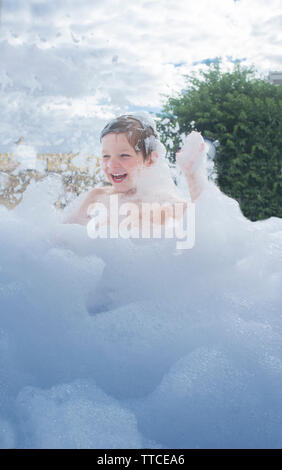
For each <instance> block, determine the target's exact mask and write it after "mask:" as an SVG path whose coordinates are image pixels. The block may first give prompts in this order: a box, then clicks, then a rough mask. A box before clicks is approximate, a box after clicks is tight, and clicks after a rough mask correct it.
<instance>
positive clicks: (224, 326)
mask: <svg viewBox="0 0 282 470" xmlns="http://www.w3.org/2000/svg"><path fill="white" fill-rule="evenodd" d="M60 190H61V188H60V184H59V182H58V181H57V180H56V179H51V180H50V179H49V180H44V181H42V182H39V183H36V184H35V183H34V184H32V185H30V187H29V188H28V190H27V191H26V193H25V197H24V200H23V203H22V204H21V205H19V206H17V207H16V209H15V210H13V211H8V210H7V209H5V208H4V207H1V208H0V219H1V233H0V309H1V317H0V377H1V379H0V380H1V382H0V447H3V448H8V447H17V448H46V447H48V448H70V447H72V448H91V447H92V448H130V447H137V448H140V447H157V448H161V447H163V448H168V447H172V448H173V447H175V448H178V447H179V448H208V447H211V448H224V447H231V448H236V447H243V448H244V447H247V448H248V447H251V448H262V447H263V448H269V447H271V448H280V447H281V439H282V429H281V418H282V401H281V388H282V350H281V349H282V341H281V339H282V338H281V334H282V319H281V306H282V291H281V285H282V236H281V235H282V221H281V220H280V219H277V218H271V219H269V220H267V221H265V222H258V223H252V222H249V221H248V220H246V219H245V218H244V217H243V216H242V214H241V212H240V210H239V207H238V204H237V202H235V201H234V200H232V199H230V198H228V197H226V196H224V195H223V194H222V193H221V192H220V191H219V190H218V189H217V188H216V187H215V186H214V184H213V183H209V185H208V187H207V188H206V190H205V192H204V193H203V194H202V196H201V198H200V200H199V202H198V204H197V207H196V209H197V210H196V212H197V219H196V245H195V247H194V248H193V249H191V250H177V249H176V248H175V243H174V242H175V241H174V240H165V239H162V240H152V241H151V242H148V243H142V240H138V239H136V240H133V239H132V240H122V239H116V240H115V239H112V240H111V239H104V240H103V239H97V240H93V239H90V238H89V237H87V233H86V230H85V227H82V226H77V225H62V224H61V223H60V222H61V220H62V214H61V213H59V212H58V211H56V209H54V207H53V205H52V201H54V200H55V198H56V196H57V195H58V194H59V193H60Z"/></svg>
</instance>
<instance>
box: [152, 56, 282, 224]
mask: <svg viewBox="0 0 282 470" xmlns="http://www.w3.org/2000/svg"><path fill="white" fill-rule="evenodd" d="M186 80H187V85H186V88H185V90H183V91H182V92H181V93H180V94H179V95H178V96H176V97H169V98H167V101H166V103H165V105H164V108H163V111H162V112H161V113H160V114H159V117H160V120H159V123H158V130H159V132H160V134H161V138H162V141H163V143H164V144H165V145H166V147H167V150H168V154H169V158H170V159H171V160H172V161H173V160H174V158H175V151H176V148H177V147H178V146H179V144H180V141H181V138H180V134H182V133H185V134H186V135H187V134H188V133H189V132H191V131H192V130H193V129H194V130H198V131H200V132H201V133H202V135H203V136H204V137H206V138H208V139H211V140H219V142H220V147H219V148H218V151H217V153H216V157H215V161H214V163H215V171H216V183H217V184H218V186H219V188H220V189H221V191H223V192H224V193H225V194H227V195H228V196H231V197H232V198H234V199H237V200H238V202H239V204H240V207H241V210H242V212H243V214H244V215H245V216H246V217H248V218H249V219H250V220H259V219H265V218H268V217H271V216H276V217H282V152H281V151H282V86H280V85H273V84H271V83H269V82H267V81H266V80H263V79H261V78H258V77H256V73H255V71H254V70H252V69H246V68H243V67H241V66H240V65H236V66H235V67H234V70H233V71H232V72H223V71H222V70H221V68H220V63H219V62H217V63H215V64H213V65H212V66H210V67H209V69H208V70H206V71H201V72H200V74H199V75H198V76H196V75H195V74H192V75H189V76H187V77H186Z"/></svg>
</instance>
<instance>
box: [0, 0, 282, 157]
mask: <svg viewBox="0 0 282 470" xmlns="http://www.w3.org/2000/svg"><path fill="white" fill-rule="evenodd" d="M1 3H2V11H1V24H0V57H1V61H0V87H1V88H0V105H1V117H0V150H1V149H7V148H10V147H11V145H12V144H13V143H14V142H15V141H16V140H17V139H18V138H19V137H21V136H23V137H24V138H25V141H26V142H28V143H30V144H31V145H33V146H35V147H36V148H37V149H40V150H43V149H57V150H60V151H76V150H77V149H78V148H81V147H83V146H84V147H85V149H88V148H91V149H94V151H98V146H99V142H98V141H99V132H100V130H101V128H102V127H103V126H104V124H105V123H106V122H107V121H108V120H109V119H110V118H112V117H114V116H116V115H119V114H123V113H125V112H130V111H138V110H147V111H151V112H157V111H159V110H160V109H161V107H162V105H163V103H164V101H165V96H166V95H171V94H176V93H178V92H179V91H180V90H181V89H183V88H184V86H185V78H184V75H185V74H187V73H190V72H191V71H193V70H198V69H199V68H201V67H205V66H206V65H205V64H206V63H207V62H209V61H212V60H214V59H215V58H216V57H221V58H222V61H223V66H224V67H225V68H230V67H232V66H233V63H234V62H235V61H240V62H241V63H242V64H244V65H247V66H248V65H252V66H254V67H255V68H256V69H257V70H258V73H259V74H260V75H261V76H267V74H268V72H269V71H270V70H281V69H282V54H281V50H282V48H281V46H282V2H281V0H267V1H266V0H237V1H234V0H224V1H222V0H213V1H212V2H211V1H209V0H197V1H194V0H193V1H192V0H186V1H175V0H157V1H148V0H139V1H138V2H132V1H129V0H120V1H118V0H104V1H103V2H101V1H100V0H80V1H79V2H78V1H77V0H49V1H48V2H46V1H45V0H44V1H42V0H2V2H1Z"/></svg>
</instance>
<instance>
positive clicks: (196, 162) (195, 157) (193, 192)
mask: <svg viewBox="0 0 282 470" xmlns="http://www.w3.org/2000/svg"><path fill="white" fill-rule="evenodd" d="M204 150H205V142H204V139H203V137H202V136H201V134H200V133H199V132H195V131H193V132H191V134H189V135H188V137H186V140H185V142H184V145H183V147H182V149H181V150H180V151H179V152H177V154H176V162H177V163H178V165H179V166H180V168H181V170H182V171H183V173H184V174H185V176H186V179H187V183H188V188H189V193H190V196H191V200H192V202H194V201H195V200H196V199H197V198H198V197H199V195H200V194H201V192H202V190H203V188H204V185H205V181H206V176H205V165H204Z"/></svg>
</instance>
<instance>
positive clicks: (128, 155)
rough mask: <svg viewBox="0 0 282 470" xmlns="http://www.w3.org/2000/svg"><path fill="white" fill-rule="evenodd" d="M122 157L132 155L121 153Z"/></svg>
mask: <svg viewBox="0 0 282 470" xmlns="http://www.w3.org/2000/svg"><path fill="white" fill-rule="evenodd" d="M120 156H121V157H131V155H129V154H128V153H121V154H120Z"/></svg>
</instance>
